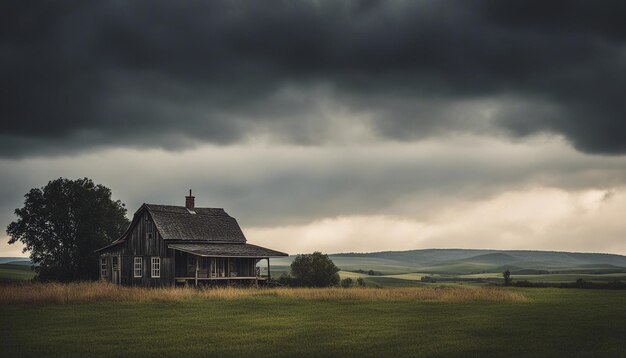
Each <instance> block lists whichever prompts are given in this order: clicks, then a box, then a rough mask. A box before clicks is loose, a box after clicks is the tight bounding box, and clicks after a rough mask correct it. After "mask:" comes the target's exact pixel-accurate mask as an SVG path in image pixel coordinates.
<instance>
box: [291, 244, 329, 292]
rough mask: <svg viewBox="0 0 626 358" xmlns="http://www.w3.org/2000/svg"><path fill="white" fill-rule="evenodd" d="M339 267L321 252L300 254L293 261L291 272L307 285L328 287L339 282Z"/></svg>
mask: <svg viewBox="0 0 626 358" xmlns="http://www.w3.org/2000/svg"><path fill="white" fill-rule="evenodd" d="M338 272H339V268H338V267H337V266H335V264H334V263H333V261H332V260H331V259H330V258H329V257H328V255H324V254H322V253H321V252H318V251H316V252H314V253H312V254H306V255H298V256H296V258H295V259H294V260H293V262H292V263H291V274H292V275H293V277H295V279H296V280H297V283H298V284H299V285H301V286H305V287H328V286H336V285H338V284H339V274H338Z"/></svg>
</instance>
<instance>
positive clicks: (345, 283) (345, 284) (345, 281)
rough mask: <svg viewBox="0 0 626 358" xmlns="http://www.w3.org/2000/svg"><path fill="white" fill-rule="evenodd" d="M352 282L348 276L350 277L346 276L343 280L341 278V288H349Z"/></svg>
mask: <svg viewBox="0 0 626 358" xmlns="http://www.w3.org/2000/svg"><path fill="white" fill-rule="evenodd" d="M353 284H354V281H353V280H352V279H351V278H350V277H346V278H344V279H343V280H341V283H340V285H341V287H343V288H350V287H352V285H353Z"/></svg>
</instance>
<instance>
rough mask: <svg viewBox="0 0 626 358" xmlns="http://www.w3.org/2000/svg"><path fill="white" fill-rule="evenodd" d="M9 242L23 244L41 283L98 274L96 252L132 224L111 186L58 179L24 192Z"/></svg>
mask: <svg viewBox="0 0 626 358" xmlns="http://www.w3.org/2000/svg"><path fill="white" fill-rule="evenodd" d="M24 197H25V200H24V207H22V208H21V209H16V210H15V215H17V217H18V219H17V221H14V222H12V223H11V224H9V226H8V227H7V234H8V235H9V236H10V239H9V244H13V243H15V242H18V241H20V242H22V243H23V244H24V245H25V248H24V252H26V251H30V259H31V261H32V262H33V263H34V264H35V265H36V267H35V270H36V272H37V276H36V278H37V279H39V280H42V281H49V280H57V281H75V280H89V279H97V278H98V260H97V259H98V256H97V254H96V253H94V250H96V249H98V248H101V247H103V246H106V245H107V244H109V243H111V242H112V241H113V240H115V239H117V238H118V237H119V236H120V235H121V234H122V233H123V232H124V230H125V229H126V227H127V226H128V224H129V221H128V219H127V218H126V208H125V207H124V204H122V203H121V202H120V201H119V200H116V201H114V200H112V199H111V190H110V189H108V188H107V187H105V186H102V185H100V184H97V185H96V184H94V183H93V181H92V180H91V179H88V178H83V179H77V180H70V179H65V178H59V179H56V180H52V181H50V182H48V184H47V185H46V186H45V187H42V188H33V189H31V190H30V191H29V192H28V193H26V195H24Z"/></svg>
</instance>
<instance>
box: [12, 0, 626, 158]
mask: <svg viewBox="0 0 626 358" xmlns="http://www.w3.org/2000/svg"><path fill="white" fill-rule="evenodd" d="M625 13H626V3H624V2H623V1H601V2H593V3H592V2H577V1H555V2H550V3H549V4H547V3H545V2H540V1H519V2H518V1H506V2H495V1H493V2H491V1H490V2H480V1H473V2H450V1H437V2H421V1H400V2H377V1H350V2H338V1H315V2H313V1H311V2H302V1H299V2H290V1H284V2H283V1H271V2H239V1H207V2H186V1H181V2H171V1H133V2H127V1H117V2H116V1H112V2H96V1H66V2H36V3H34V2H33V3H31V2H26V1H14V2H3V3H2V5H0V79H1V81H0V83H1V85H0V91H1V93H2V97H1V98H2V99H1V101H2V106H0V118H1V124H0V156H5V157H7V156H22V155H29V154H45V153H52V152H53V151H55V150H64V151H65V150H75V149H79V148H86V147H98V146H110V145H127V146H143V147H165V148H180V147H184V146H186V145H190V143H197V142H213V143H233V142H237V141H240V140H244V139H245V138H248V137H250V136H254V135H256V134H258V133H262V134H267V133H269V134H271V136H272V137H273V138H275V139H278V140H280V141H287V142H298V143H306V144H316V143H324V142H327V141H332V140H334V138H335V137H334V136H333V133H334V132H335V131H336V128H338V123H339V122H341V121H343V120H344V119H343V117H342V116H341V115H339V114H345V113H348V114H352V115H355V116H356V117H357V118H360V119H358V120H359V121H363V123H364V124H366V125H367V126H368V127H370V128H371V130H372V132H373V133H375V135H377V136H379V137H382V138H391V139H401V140H414V139H418V138H423V137H427V136H431V135H437V134H439V133H445V132H459V131H461V132H480V133H484V132H485V131H492V132H494V133H499V134H502V133H505V134H507V135H510V136H526V135H532V134H535V133H538V132H548V133H556V134H562V135H564V136H565V137H566V138H568V140H569V141H570V142H571V143H572V144H573V145H574V146H575V147H576V148H578V149H579V150H582V151H585V152H590V153H609V154H623V153H625V152H626V121H625V120H624V119H625V118H626V107H625V106H624V105H623V103H622V101H623V99H622V97H623V95H624V93H626V26H624V25H623V14H625ZM485 111H486V112H485ZM340 124H341V123H339V125H340Z"/></svg>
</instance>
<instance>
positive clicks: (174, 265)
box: [96, 190, 287, 286]
mask: <svg viewBox="0 0 626 358" xmlns="http://www.w3.org/2000/svg"><path fill="white" fill-rule="evenodd" d="M194 202H195V197H193V196H192V195H191V190H189V196H186V197H185V206H172V205H154V204H143V205H142V206H141V207H140V208H139V210H137V212H136V213H135V215H134V217H133V221H132V222H131V224H130V226H129V227H128V229H127V230H126V232H125V233H124V234H123V235H122V236H121V237H120V238H119V239H117V240H115V241H114V242H113V243H111V244H110V245H108V246H105V247H103V248H101V249H99V250H97V251H96V252H98V253H100V279H101V280H104V281H110V282H112V283H116V284H122V285H130V286H173V285H195V286H198V285H220V284H222V285H223V284H235V283H240V284H247V285H251V284H254V285H256V284H263V283H265V282H266V281H267V280H269V279H270V277H271V276H270V275H271V271H270V257H277V256H287V254H285V253H282V252H279V251H274V250H270V249H266V248H264V247H260V246H256V245H251V244H248V243H247V242H246V238H245V236H244V235H243V232H242V231H241V228H240V227H239V224H238V223H237V220H235V218H233V217H232V216H230V215H228V214H227V213H226V212H225V211H224V209H216V208H196V207H195V203H194ZM261 260H267V273H265V272H264V273H263V275H262V274H261V270H260V268H258V267H257V263H259V262H260V261H261Z"/></svg>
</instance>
